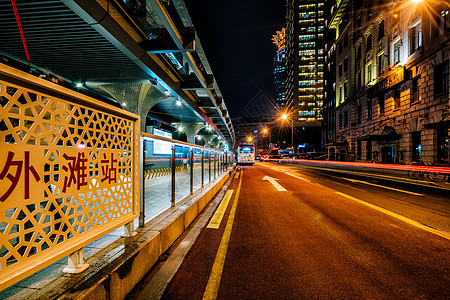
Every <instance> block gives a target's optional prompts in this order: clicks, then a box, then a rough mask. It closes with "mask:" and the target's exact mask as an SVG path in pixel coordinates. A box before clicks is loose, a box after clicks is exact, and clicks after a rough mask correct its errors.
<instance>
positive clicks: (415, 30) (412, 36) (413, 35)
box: [409, 22, 422, 54]
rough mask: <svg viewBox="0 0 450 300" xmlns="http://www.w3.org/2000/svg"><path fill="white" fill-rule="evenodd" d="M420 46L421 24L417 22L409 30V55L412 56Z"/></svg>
mask: <svg viewBox="0 0 450 300" xmlns="http://www.w3.org/2000/svg"><path fill="white" fill-rule="evenodd" d="M421 46H422V24H421V23H420V22H419V23H417V24H416V25H415V26H413V27H411V28H410V29H409V53H410V54H413V53H414V51H416V50H417V49H419V48H420V47H421Z"/></svg>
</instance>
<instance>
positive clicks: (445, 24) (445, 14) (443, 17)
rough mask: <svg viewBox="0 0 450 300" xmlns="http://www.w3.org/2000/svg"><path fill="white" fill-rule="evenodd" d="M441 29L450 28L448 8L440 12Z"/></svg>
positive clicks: (449, 11) (449, 10) (446, 29)
mask: <svg viewBox="0 0 450 300" xmlns="http://www.w3.org/2000/svg"><path fill="white" fill-rule="evenodd" d="M441 21H442V27H443V28H442V31H449V30H450V9H446V10H443V11H442V12H441Z"/></svg>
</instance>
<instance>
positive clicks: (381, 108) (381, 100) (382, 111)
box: [378, 95, 384, 115]
mask: <svg viewBox="0 0 450 300" xmlns="http://www.w3.org/2000/svg"><path fill="white" fill-rule="evenodd" d="M378 106H379V107H380V115H384V95H381V96H380V100H379V103H378Z"/></svg>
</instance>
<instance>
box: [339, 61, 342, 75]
mask: <svg viewBox="0 0 450 300" xmlns="http://www.w3.org/2000/svg"><path fill="white" fill-rule="evenodd" d="M341 76H342V64H339V77H341Z"/></svg>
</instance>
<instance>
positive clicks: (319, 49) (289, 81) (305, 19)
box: [286, 0, 325, 127]
mask: <svg viewBox="0 0 450 300" xmlns="http://www.w3.org/2000/svg"><path fill="white" fill-rule="evenodd" d="M286 5H287V7H286V12H287V17H286V71H287V78H286V105H287V107H288V109H289V111H290V113H291V116H292V119H293V122H294V126H295V127H300V126H302V127H304V126H306V127H311V126H320V124H321V120H322V115H321V109H322V106H323V99H324V89H323V85H324V80H323V73H324V55H325V54H324V39H323V38H324V34H323V32H324V25H325V21H324V5H325V1H320V0H319V1H316V0H287V1H286Z"/></svg>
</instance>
